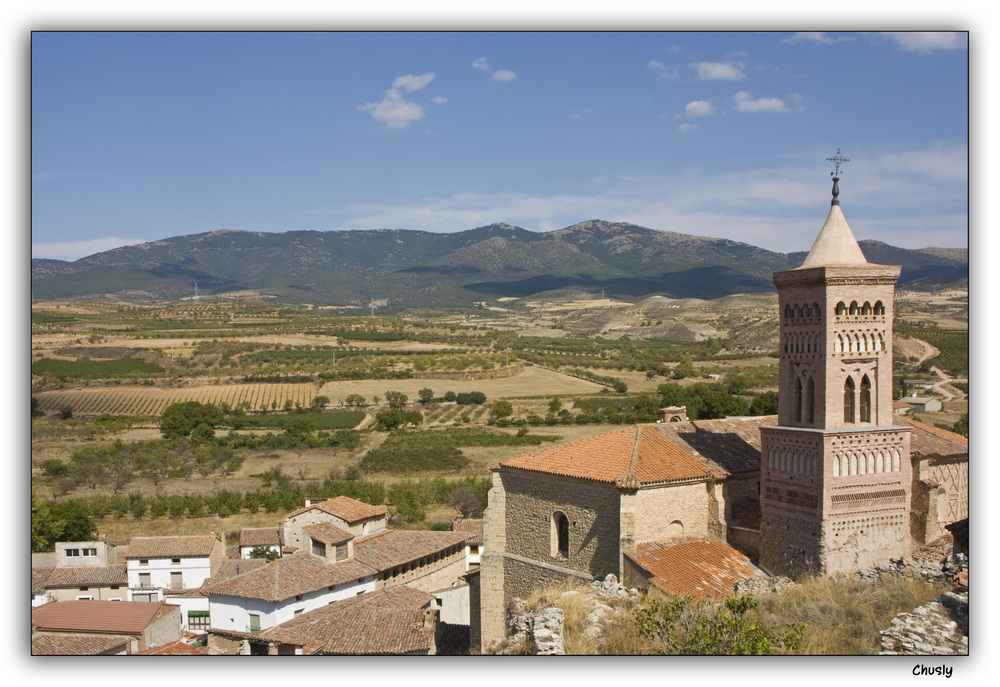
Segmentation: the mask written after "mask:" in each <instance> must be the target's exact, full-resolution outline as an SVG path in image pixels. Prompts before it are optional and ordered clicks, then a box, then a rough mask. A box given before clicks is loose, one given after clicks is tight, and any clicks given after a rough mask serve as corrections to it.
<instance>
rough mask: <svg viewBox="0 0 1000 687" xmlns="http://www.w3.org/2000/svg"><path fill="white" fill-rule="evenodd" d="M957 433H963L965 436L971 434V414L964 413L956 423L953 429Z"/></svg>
mask: <svg viewBox="0 0 1000 687" xmlns="http://www.w3.org/2000/svg"><path fill="white" fill-rule="evenodd" d="M952 431H953V432H955V433H956V434H961V435H962V436H963V437H967V436H969V414H968V413H963V414H962V416H961V417H960V418H958V422H956V423H955V427H954V428H953V429H952Z"/></svg>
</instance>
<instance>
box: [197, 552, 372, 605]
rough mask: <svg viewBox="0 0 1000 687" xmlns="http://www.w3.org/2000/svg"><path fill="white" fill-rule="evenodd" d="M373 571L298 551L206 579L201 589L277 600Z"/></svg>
mask: <svg viewBox="0 0 1000 687" xmlns="http://www.w3.org/2000/svg"><path fill="white" fill-rule="evenodd" d="M375 572H376V571H375V570H373V569H372V568H370V567H369V566H367V565H365V564H363V563H359V562H357V561H341V562H339V563H329V562H327V561H326V560H324V559H322V558H319V557H318V556H313V555H312V554H311V553H308V552H306V551H299V552H297V553H294V554H292V555H291V556H285V557H284V558H279V559H277V560H275V561H272V562H270V563H268V564H267V565H265V566H264V567H262V568H258V569H256V570H251V571H250V572H246V573H243V574H241V575H237V576H236V577H230V578H227V579H222V580H218V581H213V582H209V583H206V584H205V586H204V588H203V591H204V592H205V593H207V594H209V595H212V594H219V595H223V596H238V597H241V598H244V599H261V600H262V601H270V602H273V603H276V602H278V601H284V600H285V599H289V598H291V597H293V596H296V595H298V594H308V593H310V592H315V591H317V590H320V589H323V588H324V587H332V586H333V585H337V584H344V583H345V582H351V581H353V580H358V579H360V578H362V577H368V576H370V575H374V574H375Z"/></svg>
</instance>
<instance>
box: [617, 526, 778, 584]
mask: <svg viewBox="0 0 1000 687" xmlns="http://www.w3.org/2000/svg"><path fill="white" fill-rule="evenodd" d="M625 555H626V556H628V557H629V558H630V559H631V560H633V561H635V562H636V563H637V564H638V565H639V566H640V567H642V568H643V569H644V570H646V571H648V572H649V573H651V574H652V575H653V577H652V578H651V579H650V583H651V584H653V585H655V586H656V587H658V588H660V589H661V590H663V591H664V592H666V593H668V594H672V595H675V596H691V597H693V598H695V599H702V598H710V599H720V598H725V597H729V596H732V595H733V585H735V584H736V581H737V580H742V579H744V578H747V577H755V576H757V575H759V574H760V573H759V572H758V571H757V570H756V569H755V568H754V567H753V566H751V565H750V559H749V558H747V557H746V556H745V555H743V554H742V553H740V552H739V551H737V550H736V549H734V548H733V547H731V546H729V545H728V544H723V543H722V542H719V541H716V540H715V539H711V538H709V537H677V538H675V539H672V540H669V541H656V542H648V543H645V544H639V546H637V547H636V549H635V551H626V552H625Z"/></svg>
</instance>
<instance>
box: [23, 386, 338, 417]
mask: <svg viewBox="0 0 1000 687" xmlns="http://www.w3.org/2000/svg"><path fill="white" fill-rule="evenodd" d="M32 395H33V396H35V397H36V398H37V399H38V407H39V409H40V410H42V411H45V412H47V413H55V412H57V411H58V410H59V409H60V408H63V407H70V408H72V409H73V414H74V415H100V414H102V413H111V414H113V415H119V414H123V415H159V414H160V413H161V412H163V409H164V408H166V407H167V406H168V405H170V404H171V403H179V402H181V401H198V402H199V403H215V404H216V405H218V404H220V403H223V402H225V403H228V404H229V405H230V406H234V407H235V406H236V405H237V404H239V403H242V402H243V401H248V402H249V403H250V409H251V410H260V408H261V406H262V405H266V406H267V408H268V409H270V408H271V403H272V402H276V403H277V405H278V408H282V407H283V406H284V405H285V401H286V400H291V401H292V403H296V402H297V403H300V404H302V405H303V406H308V405H309V404H310V403H311V402H312V400H313V399H314V398H315V397H316V396H317V395H318V393H317V387H316V385H315V384H220V385H218V386H191V387H184V388H180V389H160V388H155V387H154V388H150V387H141V386H119V387H100V388H90V387H83V388H78V389H59V390H58V391H41V392H37V393H34V394H32Z"/></svg>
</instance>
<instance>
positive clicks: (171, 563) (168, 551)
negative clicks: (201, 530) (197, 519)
mask: <svg viewBox="0 0 1000 687" xmlns="http://www.w3.org/2000/svg"><path fill="white" fill-rule="evenodd" d="M225 559H226V545H225V543H224V542H223V541H220V540H219V539H218V538H216V536H215V534H208V535H204V536H193V537H132V540H131V541H130V542H129V545H128V554H127V555H126V559H125V562H126V568H127V573H128V586H129V599H128V600H129V601H162V600H163V599H164V595H163V591H164V590H169V591H174V592H178V591H181V590H185V589H197V588H198V587H200V586H201V585H202V583H204V582H205V580H207V579H208V578H209V577H211V576H212V572H213V571H214V570H215V569H217V568H218V567H219V565H221V563H222V562H223V561H224V560H225Z"/></svg>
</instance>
